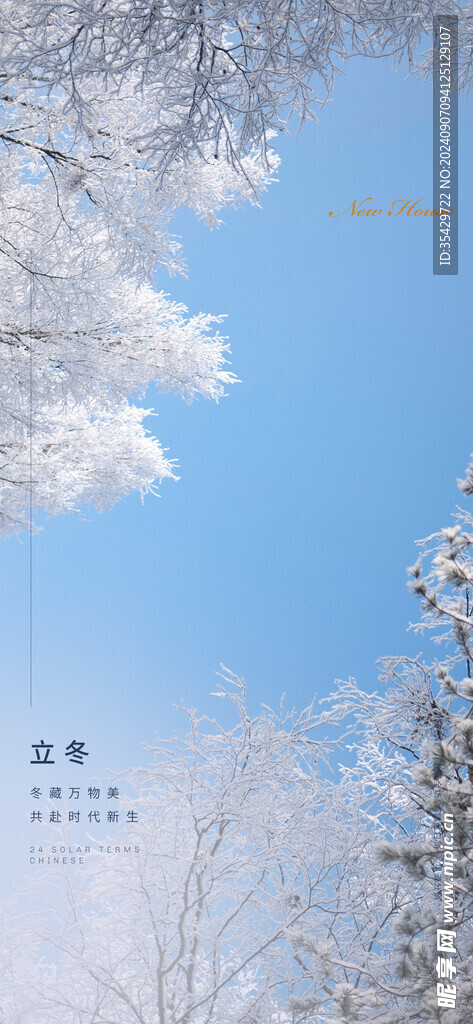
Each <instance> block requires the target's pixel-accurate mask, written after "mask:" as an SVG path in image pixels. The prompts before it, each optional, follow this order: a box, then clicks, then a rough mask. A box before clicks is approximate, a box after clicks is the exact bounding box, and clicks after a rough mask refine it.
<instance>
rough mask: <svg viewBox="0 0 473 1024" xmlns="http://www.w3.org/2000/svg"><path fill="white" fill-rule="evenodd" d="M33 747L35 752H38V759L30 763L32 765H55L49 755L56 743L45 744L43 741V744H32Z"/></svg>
mask: <svg viewBox="0 0 473 1024" xmlns="http://www.w3.org/2000/svg"><path fill="white" fill-rule="evenodd" d="M31 746H32V747H33V750H36V757H35V758H33V760H32V761H30V764H54V761H50V759H49V753H50V751H51V750H52V749H53V747H54V743H45V742H44V740H41V743H32V744H31ZM42 755H43V756H42Z"/></svg>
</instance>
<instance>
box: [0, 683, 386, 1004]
mask: <svg viewBox="0 0 473 1024" xmlns="http://www.w3.org/2000/svg"><path fill="white" fill-rule="evenodd" d="M216 696H217V697H220V698H222V699H223V700H224V701H225V702H226V703H227V704H228V703H229V702H231V704H232V705H233V708H231V711H232V717H233V721H231V722H230V724H227V725H226V726H223V725H222V724H221V723H220V722H219V721H217V720H208V719H205V718H199V717H198V716H197V714H196V713H195V712H194V711H192V710H191V711H189V712H187V716H188V731H187V733H186V734H185V735H184V736H180V735H176V736H174V737H173V738H172V739H171V740H170V741H168V742H165V741H160V740H158V741H157V743H156V746H155V747H153V748H148V749H150V750H151V752H152V763H151V764H150V765H149V767H148V768H146V769H144V770H134V771H132V772H130V773H127V775H126V780H127V781H128V782H129V783H130V784H131V785H132V786H133V787H134V790H135V792H134V795H133V796H132V797H129V800H130V804H129V806H131V807H132V808H133V809H134V811H135V813H137V814H138V821H137V822H136V824H134V825H133V826H128V829H127V831H126V832H125V833H124V835H123V834H122V835H120V834H118V836H119V838H118V839H117V834H116V833H114V836H113V840H112V839H111V840H110V841H111V843H112V847H113V848H114V847H115V845H116V844H117V842H118V843H119V844H121V843H124V844H129V845H130V846H132V847H133V849H134V847H135V846H137V847H139V853H130V854H126V855H121V856H113V855H109V854H107V853H106V852H105V853H103V854H100V853H97V854H96V855H95V856H93V857H91V859H90V860H89V861H88V862H87V864H86V865H84V866H83V867H81V868H79V869H78V871H77V873H76V875H75V877H74V876H73V875H72V874H71V871H70V870H69V869H68V868H67V869H65V874H64V875H62V874H61V873H60V870H59V869H54V874H53V880H52V881H51V884H49V883H48V882H47V880H46V879H45V880H44V886H42V885H39V890H40V901H39V904H38V913H37V916H36V917H35V915H34V914H33V918H32V917H31V916H28V917H27V920H28V925H27V927H28V929H29V936H30V937H29V938H28V940H27V943H28V947H29V950H31V945H33V946H35V944H36V948H37V950H38V951H39V952H38V953H37V958H38V963H37V968H36V970H35V971H33V973H32V977H31V989H32V990H33V991H34V992H35V999H34V1002H33V1001H31V1002H30V1003H28V1000H26V1006H25V1005H23V1006H22V1013H23V1017H22V1024H33V1022H34V1024H43V1022H46V1021H48V1024H55V1022H58V1024H59V1022H60V1024H79V1022H80V1024H82V1022H85V1021H87V1022H89V1021H92V1020H93V1021H94V1022H96V1024H105V1022H110V1021H112V1020H113V1021H114V1024H128V1022H130V1021H134V1020H136V1021H139V1022H140V1024H190V1022H192V1024H204V1022H209V1024H210V1022H215V1024H217V1022H218V1024H236V1022H237V1021H241V1022H247V1024H250V1022H252V1024H263V1022H264V1024H267V1022H270V1021H274V1022H275V1024H291V1022H292V1021H293V1020H294V1016H293V1013H292V1011H291V1010H289V1009H288V1006H287V1004H288V998H289V996H290V995H294V996H295V994H296V993H297V992H299V989H300V991H301V993H302V994H303V991H304V986H305V984H306V980H305V978H303V977H301V978H300V977H299V974H300V966H299V962H298V957H297V953H296V952H295V949H294V942H293V936H292V933H293V930H294V929H296V928H298V927H299V928H300V927H301V925H302V924H303V923H304V922H305V923H306V926H307V928H308V929H311V928H313V927H315V922H316V920H317V917H318V915H319V914H323V913H324V910H325V908H327V909H329V908H330V910H331V911H333V912H335V911H336V906H337V902H338V886H339V872H340V864H342V863H343V860H344V858H345V857H347V855H348V860H349V859H350V853H349V844H350V843H351V844H352V845H353V846H356V849H357V851H358V850H359V847H360V844H362V843H363V836H361V837H360V836H358V835H357V834H356V829H355V828H354V827H353V822H352V828H351V832H350V830H349V829H347V828H346V827H345V826H344V819H343V816H342V808H341V805H340V803H338V806H337V804H336V802H335V804H334V807H333V811H332V803H331V797H332V792H333V790H334V782H333V780H329V779H328V777H324V768H323V766H324V764H325V762H326V761H327V758H328V756H329V755H330V751H331V749H334V747H335V746H336V741H335V740H332V741H329V740H327V739H326V738H324V737H325V732H326V730H327V728H328V725H329V723H330V722H331V721H332V719H335V716H334V715H333V714H332V713H330V712H329V711H328V710H322V711H321V710H319V711H317V710H316V709H315V707H314V706H309V707H308V708H306V709H305V710H304V711H303V712H302V713H301V714H296V713H295V712H294V711H286V710H285V709H284V706H283V704H282V705H281V708H280V710H279V712H272V711H270V710H269V709H268V708H263V709H262V710H261V711H260V712H259V713H258V714H256V715H251V714H250V713H249V710H248V707H247V703H246V695H245V686H244V684H243V683H242V682H240V681H239V680H237V679H236V678H234V677H231V676H228V675H227V676H226V677H225V679H224V682H223V684H222V685H221V686H220V687H219V690H218V692H217V694H216ZM225 710H226V717H227V719H228V715H229V709H228V708H227V709H225ZM319 733H320V734H321V736H320V738H318V734H319ZM122 786H124V779H123V776H121V778H120V787H122ZM126 807H127V802H126V800H125V801H124V803H123V804H122V813H123V811H124V810H125V809H126ZM336 812H337V813H338V816H339V820H340V827H334V820H333V815H334V814H335V813H336ZM346 817H347V815H345V818H346ZM365 831H366V829H365ZM42 838H43V837H42ZM73 838H74V836H73V833H71V834H70V835H69V838H68V842H69V843H70V842H71V841H72V840H73ZM365 840H366V837H365ZM43 845H44V843H43ZM71 870H72V871H73V869H71ZM48 874H49V877H51V875H50V873H48ZM41 911H42V914H41V913H40V912H41ZM31 913H32V911H31V904H30V905H29V915H31ZM32 920H34V926H33V927H32ZM18 926H19V925H18V922H17V924H16V926H14V925H13V924H11V925H9V926H8V927H13V930H14V931H15V927H16V929H18ZM8 927H7V933H8ZM15 934H16V932H15ZM12 948H14V949H16V948H17V943H16V944H15V943H13V947H12ZM5 956H6V962H7V964H10V962H11V954H7V953H5ZM18 969H20V967H18ZM13 973H14V972H13ZM4 977H5V981H4V987H5V989H6V992H5V1000H2V999H1V990H0V1002H1V1004H2V1006H10V1005H11V992H10V989H11V985H12V974H11V969H10V971H9V972H8V973H5V976H4ZM0 988H1V987H0ZM3 1021H5V1024H13V1021H15V1017H14V1014H13V1012H9V1013H8V1014H5V1016H4V1018H3ZM3 1021H2V1024H3Z"/></svg>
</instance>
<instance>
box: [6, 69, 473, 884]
mask: <svg viewBox="0 0 473 1024" xmlns="http://www.w3.org/2000/svg"><path fill="white" fill-rule="evenodd" d="M468 116H469V111H468V108H466V111H465V110H463V112H462V121H461V127H460V203H461V204H462V205H461V234H460V259H459V266H460V273H459V276H458V278H439V277H434V276H433V275H432V255H431V246H432V240H431V223H430V220H429V219H427V218H418V219H413V218H406V217H397V218H393V217H390V218H388V217H387V216H385V215H383V216H379V217H377V218H375V219H372V218H370V219H369V220H368V219H364V218H359V219H358V218H349V217H348V216H345V217H341V218H338V219H336V220H335V219H333V218H332V219H331V218H329V216H328V211H329V210H335V211H338V210H343V209H345V208H346V207H347V206H348V205H349V204H350V203H351V202H352V201H353V200H354V199H355V198H356V199H359V200H362V199H364V198H365V197H366V196H373V199H374V205H376V207H378V208H379V207H382V208H383V209H384V210H387V209H388V208H389V207H390V206H391V202H392V201H393V200H397V199H406V200H407V199H411V200H412V201H414V200H416V199H423V200H424V204H423V205H424V206H429V207H430V206H431V177H432V169H431V146H432V143H431V130H432V129H431V94H430V87H429V86H428V85H425V84H423V83H420V82H418V81H414V80H408V81H404V79H403V76H402V74H401V73H399V72H397V73H396V72H394V71H393V70H392V69H391V68H390V67H389V65H388V64H383V63H381V62H378V61H376V62H373V63H370V62H368V61H363V60H357V61H354V62H353V63H352V64H351V65H350V66H347V68H346V73H345V76H340V78H339V80H338V82H337V85H336V88H335V91H334V94H333V101H332V102H331V103H330V104H329V105H327V106H326V107H325V108H324V110H323V111H322V113H321V116H320V123H319V124H318V125H306V126H305V128H304V129H303V131H302V133H301V134H300V135H299V137H297V138H291V139H285V138H278V140H277V142H278V150H279V152H280V155H281V157H282V164H281V168H280V171H279V182H278V183H277V184H275V185H273V186H272V188H271V189H270V190H269V191H268V192H267V194H266V195H265V197H264V200H263V204H262V208H261V209H256V208H245V209H244V210H238V211H228V212H227V213H226V214H225V226H224V227H223V228H221V229H220V230H219V231H218V232H214V233H210V232H209V231H208V229H206V228H205V226H204V225H202V224H200V223H198V222H196V221H195V220H194V219H193V217H192V216H191V215H190V214H187V213H183V214H182V216H181V217H180V220H179V222H178V223H177V224H176V231H179V232H180V233H181V234H182V237H183V242H184V248H185V253H186V256H187V261H188V267H189V278H188V280H186V281H182V280H176V279H174V280H172V281H171V282H169V281H167V280H164V279H163V280H162V282H161V285H162V287H163V288H164V289H165V290H169V292H170V294H171V295H172V297H174V298H176V299H178V300H181V301H183V302H185V303H186V305H187V306H188V307H189V309H190V311H192V312H199V311H200V310H203V311H206V312H214V313H221V312H222V313H226V314H228V319H227V321H226V323H225V331H226V332H227V333H228V335H229V337H230V341H231V348H232V369H233V370H234V372H235V373H236V374H237V375H238V377H239V378H241V381H242V382H241V383H240V384H237V385H235V386H234V387H232V388H231V389H230V394H229V396H228V397H227V398H226V399H225V400H223V401H222V402H221V403H220V404H219V405H218V406H216V405H211V404H209V403H205V402H203V401H200V402H197V403H195V404H194V405H192V406H190V407H188V406H186V405H185V403H183V402H182V401H180V400H178V399H177V398H175V397H171V396H166V397H164V398H163V397H161V396H153V397H152V398H151V399H149V400H148V403H147V404H154V406H155V408H156V410H157V412H159V419H158V420H154V421H151V425H152V428H153V431H154V432H155V433H156V434H157V436H158V437H159V438H160V440H161V441H162V443H163V444H164V445H165V446H166V447H168V448H169V449H170V454H171V455H172V456H174V457H176V458H177V459H178V460H179V466H180V470H179V471H180V477H181V478H180V480H179V482H178V483H176V484H174V483H172V482H170V483H167V484H165V485H163V487H162V489H161V497H160V498H159V499H156V498H153V497H149V498H148V499H146V501H145V503H144V505H141V504H140V501H139V499H138V498H137V497H131V498H129V499H127V500H125V501H123V502H122V503H121V504H119V505H117V506H116V507H115V508H114V509H112V510H111V511H110V512H108V513H105V514H104V515H101V516H99V515H96V514H95V513H94V512H88V513H87V514H86V519H85V521H80V520H79V519H78V518H75V517H71V518H63V519H57V520H51V521H49V522H48V523H47V524H46V528H45V531H44V533H43V534H42V535H41V536H39V537H38V538H35V541H34V565H35V572H34V593H35V642H34V690H35V705H34V708H33V711H32V712H30V711H29V710H28V544H27V542H26V541H23V542H22V543H20V542H18V541H16V540H10V541H8V543H6V544H3V545H2V546H1V548H0V558H1V561H2V573H3V579H4V587H3V596H2V599H1V600H2V608H1V615H2V624H3V644H2V646H3V657H2V663H3V669H2V671H3V692H4V695H5V696H4V707H5V702H6V705H7V708H8V714H7V715H6V714H5V713H4V718H3V721H4V726H3V729H4V733H5V735H4V742H3V744H2V757H3V759H4V760H5V767H4V768H3V772H4V774H3V775H2V778H9V779H11V787H10V790H9V792H8V793H7V794H6V803H4V807H5V809H8V812H9V815H10V820H14V822H15V834H16V836H17V844H18V847H15V845H14V846H13V848H12V852H11V864H10V867H11V876H12V877H18V868H16V869H14V868H13V866H12V865H13V864H14V862H15V860H18V865H19V870H20V875H21V872H22V869H23V862H22V858H23V859H24V849H25V842H26V838H25V837H27V838H28V839H29V836H30V834H31V833H30V831H29V826H28V827H27V828H26V829H25V828H23V826H22V824H21V823H22V821H23V818H24V816H25V812H26V811H27V810H29V804H28V802H27V801H26V799H25V793H26V790H27V788H29V784H30V783H29V778H30V775H29V773H28V765H27V762H28V760H29V744H31V743H33V742H36V741H37V740H39V739H40V738H41V737H43V734H44V739H45V740H46V741H48V737H49V740H51V741H53V740H54V739H55V738H56V741H57V743H58V744H59V743H62V742H63V741H65V742H66V743H67V742H69V741H70V739H72V738H73V734H74V736H75V738H78V739H84V740H86V741H87V743H88V747H89V748H90V750H91V751H92V756H91V758H90V762H91V763H90V772H89V774H91V775H94V774H96V775H100V774H101V773H103V772H104V771H105V769H106V768H107V767H114V768H117V769H119V768H124V767H126V766H127V765H128V764H129V763H137V762H139V761H140V760H141V759H142V757H143V755H142V754H141V752H140V742H141V741H142V740H145V741H148V742H149V741H152V739H153V735H154V732H155V731H156V730H159V731H160V732H161V733H164V734H166V733H167V732H168V731H169V729H170V728H172V726H174V725H177V724H178V723H179V717H178V715H177V713H175V712H173V710H172V703H173V702H179V700H180V699H181V697H182V698H184V699H185V700H186V701H187V702H190V703H192V704H195V705H196V706H198V707H199V708H200V709H201V710H202V711H204V712H208V713H214V712H216V711H220V710H221V705H220V704H219V705H217V708H215V702H214V701H213V700H212V698H210V697H209V693H210V691H211V690H213V689H214V688H215V676H214V672H215V670H217V669H218V666H219V663H220V662H224V663H225V664H226V665H227V666H229V667H230V668H231V669H232V670H233V671H234V672H236V673H239V674H241V675H244V676H245V677H246V679H247V682H248V685H249V689H250V702H251V705H252V707H253V708H254V709H256V708H257V707H258V705H259V703H260V702H261V701H265V702H267V703H271V702H273V703H277V702H278V700H279V695H280V693H281V692H282V691H283V690H284V691H286V692H287V693H288V697H289V700H290V702H291V703H292V702H293V703H295V704H297V705H300V704H302V703H303V702H307V701H308V700H310V698H311V697H312V695H313V693H314V692H317V693H319V694H320V695H321V696H322V695H324V694H326V693H327V692H329V690H330V688H331V686H332V682H333V680H334V679H335V678H336V677H346V676H347V675H349V674H350V675H355V676H356V677H357V678H358V680H359V682H360V683H361V684H362V685H363V687H364V688H373V687H375V686H376V665H375V662H376V658H377V657H379V656H381V655H383V654H396V653H399V654H401V653H408V654H411V655H412V654H416V653H417V652H418V650H419V647H420V646H421V643H420V640H419V638H416V637H414V636H413V634H412V633H410V634H409V633H406V628H407V626H408V622H409V619H414V618H415V617H416V613H417V609H416V606H415V602H414V601H413V598H411V597H410V596H409V595H408V593H407V590H406V573H405V567H406V565H408V564H410V563H411V562H412V561H414V559H415V547H414V541H415V539H416V538H418V537H422V536H425V535H427V534H428V533H430V532H432V531H433V530H436V529H438V528H440V527H442V526H444V525H447V523H448V519H449V516H450V513H451V511H452V510H453V508H454V506H455V504H456V503H457V502H458V501H459V494H458V492H457V489H456V478H457V477H458V476H460V475H461V474H462V473H463V472H464V470H465V468H466V465H467V462H468V458H469V454H470V451H471V450H472V449H473V423H472V408H471V398H470V391H471V388H470V381H471V379H472V369H473V366H472V364H473V353H472V345H471V329H470V323H469V321H470V319H471V312H470V311H471V301H470V284H469V281H470V278H471V270H472V267H471V261H472V252H471V245H470V244H469V239H470V238H471V208H469V207H468V206H467V200H466V192H467V189H466V185H465V183H466V182H469V174H470V169H471V141H470V140H468V138H467V135H468V132H467V125H468ZM462 197H463V200H462ZM371 205H373V204H371ZM79 733H81V735H79ZM46 734H47V735H46ZM6 877H9V874H8V868H7V875H6Z"/></svg>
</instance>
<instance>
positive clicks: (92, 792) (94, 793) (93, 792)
mask: <svg viewBox="0 0 473 1024" xmlns="http://www.w3.org/2000/svg"><path fill="white" fill-rule="evenodd" d="M87 793H88V796H89V799H90V800H98V799H99V797H100V789H97V788H96V786H89V788H88V790H87Z"/></svg>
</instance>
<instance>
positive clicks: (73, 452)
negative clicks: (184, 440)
mask: <svg viewBox="0 0 473 1024" xmlns="http://www.w3.org/2000/svg"><path fill="white" fill-rule="evenodd" d="M146 413H147V410H144V409H140V408H137V407H135V406H130V405H128V404H127V403H126V402H124V403H123V404H122V405H121V406H117V407H116V408H115V409H114V410H113V411H112V410H110V411H108V412H105V413H104V412H103V411H99V412H98V415H97V416H96V417H93V416H91V409H90V407H89V408H85V407H84V406H81V405H74V406H72V407H71V409H70V410H68V412H67V414H65V413H64V411H63V409H62V408H61V407H59V406H57V407H56V408H54V407H51V408H49V409H48V410H47V415H44V414H42V415H41V417H39V418H38V420H37V424H36V432H35V434H34V435H33V444H32V456H33V458H32V466H33V474H32V478H31V479H30V443H29V439H28V437H27V436H26V433H25V432H23V436H21V434H20V436H18V435H17V436H14V435H13V434H10V435H7V438H6V440H3V441H2V443H1V444H0V530H1V532H2V533H3V534H4V535H9V534H12V533H16V532H18V531H20V530H22V529H24V528H26V527H28V526H29V512H30V510H29V505H30V494H32V499H33V502H34V507H35V508H40V509H43V510H44V511H45V512H46V513H48V514H49V515H52V516H55V515H59V514H61V513H68V512H76V511H78V510H79V508H81V507H82V506H84V505H86V504H88V503H93V504H94V505H95V507H96V508H97V509H98V511H100V512H102V511H104V509H106V508H108V507H109V506H110V505H112V504H113V503H114V502H115V501H117V500H118V499H119V498H122V497H125V496H126V495H127V494H129V493H130V492H133V491H139V492H140V493H141V495H144V494H146V493H147V492H148V491H153V490H154V489H155V482H156V481H158V480H159V481H161V480H163V479H164V478H165V477H174V473H173V465H172V462H171V461H170V460H169V459H167V458H166V457H165V455H164V452H163V450H162V448H161V446H160V444H159V442H158V441H156V439H155V438H153V437H152V436H150V434H149V432H148V431H147V430H145V428H144V426H143V422H142V421H143V418H144V417H145V415H146Z"/></svg>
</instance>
